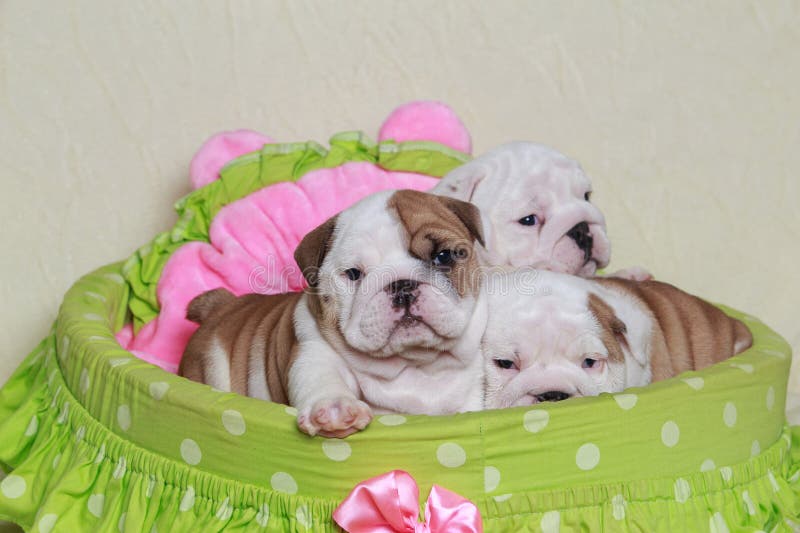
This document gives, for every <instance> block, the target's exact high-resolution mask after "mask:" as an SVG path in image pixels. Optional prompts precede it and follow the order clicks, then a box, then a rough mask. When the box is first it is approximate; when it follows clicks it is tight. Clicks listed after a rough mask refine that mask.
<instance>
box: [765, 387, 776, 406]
mask: <svg viewBox="0 0 800 533" xmlns="http://www.w3.org/2000/svg"><path fill="white" fill-rule="evenodd" d="M774 406H775V388H774V387H770V388H768V389H767V411H772V408H773V407H774Z"/></svg>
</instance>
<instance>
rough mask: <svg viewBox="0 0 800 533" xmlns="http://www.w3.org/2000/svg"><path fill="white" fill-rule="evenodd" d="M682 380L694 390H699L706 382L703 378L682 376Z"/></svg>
mask: <svg viewBox="0 0 800 533" xmlns="http://www.w3.org/2000/svg"><path fill="white" fill-rule="evenodd" d="M682 381H683V382H684V383H686V384H687V385H689V386H690V387H691V388H693V389H694V390H700V389H702V388H703V386H704V385H705V384H706V382H705V381H703V378H684V379H683V380H682Z"/></svg>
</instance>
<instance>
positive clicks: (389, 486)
mask: <svg viewBox="0 0 800 533" xmlns="http://www.w3.org/2000/svg"><path fill="white" fill-rule="evenodd" d="M333 519H334V520H336V523H337V524H339V525H340V526H341V527H342V529H344V530H345V531H348V532H349V533H482V532H483V523H482V521H481V514H480V512H479V511H478V508H477V507H475V504H473V503H472V502H471V501H469V500H468V499H466V498H464V497H463V496H460V495H458V494H456V493H455V492H450V491H449V490H447V489H445V488H443V487H440V486H438V485H434V486H433V487H432V488H431V493H430V495H429V496H428V501H427V502H426V503H425V521H424V522H420V521H419V487H417V483H416V482H415V481H414V478H413V477H411V475H410V474H409V473H408V472H404V471H402V470H392V471H391V472H387V473H385V474H382V475H380V476H377V477H374V478H372V479H368V480H366V481H362V482H361V483H359V484H358V485H356V486H355V488H354V489H353V490H352V491H351V492H350V494H349V495H348V496H347V498H345V500H344V501H343V502H342V503H341V504H340V505H339V507H337V508H336V511H334V512H333Z"/></svg>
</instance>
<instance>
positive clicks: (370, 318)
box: [179, 191, 486, 437]
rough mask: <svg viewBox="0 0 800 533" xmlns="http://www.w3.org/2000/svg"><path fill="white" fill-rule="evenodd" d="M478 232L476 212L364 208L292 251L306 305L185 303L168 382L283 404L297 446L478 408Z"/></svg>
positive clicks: (400, 199)
mask: <svg viewBox="0 0 800 533" xmlns="http://www.w3.org/2000/svg"><path fill="white" fill-rule="evenodd" d="M480 227H481V223H480V215H479V212H478V210H477V208H475V206H473V205H471V204H468V203H466V202H461V201H459V200H454V199H452V198H445V197H441V196H435V195H432V194H427V193H422V192H416V191H386V192H382V193H377V194H374V195H372V196H369V197H367V198H366V199H364V200H362V201H360V202H359V203H357V204H356V205H354V206H353V207H351V208H349V209H347V210H345V211H344V212H342V213H340V214H339V215H337V216H335V217H333V218H331V219H330V220H328V221H327V222H325V223H324V224H323V225H322V226H320V227H319V228H317V229H315V230H314V231H312V232H311V233H310V234H309V235H307V236H306V237H305V238H304V239H303V241H302V242H301V243H300V245H299V246H298V248H297V251H296V252H295V259H296V260H297V263H298V265H299V266H300V267H301V269H302V270H303V274H304V276H305V277H306V279H307V280H308V282H309V288H308V289H307V290H306V291H305V292H304V293H298V294H284V295H271V296H266V295H258V294H250V295H245V296H242V297H239V298H236V297H235V296H233V295H232V294H231V293H229V292H228V291H226V290H224V289H217V290H213V291H209V292H207V293H204V294H202V295H200V296H198V297H197V298H195V299H194V300H192V302H191V303H190V304H189V308H188V313H187V317H188V318H189V319H190V320H193V321H195V322H198V323H200V324H201V326H200V328H199V329H198V330H197V332H196V333H195V334H194V336H193V337H192V338H191V340H190V342H189V344H188V346H187V348H186V351H185V353H184V356H183V360H182V361H181V366H180V369H179V373H180V375H182V376H185V377H188V378H190V379H193V380H195V381H199V382H203V383H208V384H210V385H213V386H215V387H217V388H219V389H222V390H228V391H234V392H238V393H240V394H244V395H248V396H254V397H257V398H262V399H265V400H272V401H276V402H281V403H289V404H291V405H293V406H295V407H297V409H298V418H297V422H298V426H299V427H300V429H301V430H303V431H304V432H306V433H308V434H309V435H315V434H317V433H319V434H321V435H324V436H328V437H346V436H347V435H349V434H351V433H353V432H355V431H358V430H360V429H363V428H364V427H365V426H366V425H367V424H368V423H369V421H370V420H371V418H372V413H373V412H400V413H416V414H431V415H434V414H446V413H456V412H461V411H467V410H478V409H481V408H482V406H483V388H482V381H483V361H482V359H481V357H480V354H479V353H478V352H479V351H478V349H477V347H478V346H479V344H480V336H481V334H482V332H483V326H484V324H485V320H486V318H485V317H486V313H485V307H486V306H485V301H484V302H483V303H481V301H482V300H481V298H480V278H479V276H478V275H477V272H476V271H477V269H478V260H477V257H476V254H474V253H473V251H474V247H473V242H474V241H475V240H478V241H482V235H481V229H480ZM432 391H435V394H432Z"/></svg>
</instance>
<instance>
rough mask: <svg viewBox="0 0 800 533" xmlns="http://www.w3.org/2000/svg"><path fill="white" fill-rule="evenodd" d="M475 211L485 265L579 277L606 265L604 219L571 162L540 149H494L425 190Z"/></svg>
mask: <svg viewBox="0 0 800 533" xmlns="http://www.w3.org/2000/svg"><path fill="white" fill-rule="evenodd" d="M431 192H433V193H436V194H441V195H444V196H450V197H453V198H457V199H459V200H464V201H466V202H471V203H473V204H475V205H476V206H478V208H479V209H480V210H481V214H482V216H483V222H484V232H485V236H486V246H485V251H483V253H482V259H483V261H484V262H485V263H486V264H488V265H510V266H515V267H534V268H539V269H546V270H552V271H555V272H565V273H568V274H575V275H579V276H584V277H589V276H592V275H594V273H595V272H596V270H597V269H598V268H603V267H605V266H606V265H607V264H608V261H609V258H610V254H611V247H610V244H609V241H608V236H607V235H606V222H605V218H604V217H603V213H601V212H600V210H599V209H598V208H597V206H595V205H594V204H592V203H591V201H590V199H591V194H592V183H591V181H590V179H589V177H588V176H587V175H586V173H584V171H583V169H582V168H581V166H580V165H579V164H578V162H577V161H575V160H573V159H570V158H569V157H567V156H565V155H564V154H562V153H560V152H557V151H556V150H553V149H552V148H549V147H547V146H543V145H541V144H534V143H530V142H521V141H517V142H511V143H508V144H504V145H501V146H499V147H497V148H495V149H493V150H491V151H489V152H487V153H485V154H483V155H481V156H479V157H476V158H475V159H473V160H472V161H470V162H469V163H466V164H464V165H462V166H460V167H458V168H456V169H454V170H453V171H451V172H450V173H449V174H447V175H446V176H444V177H443V178H442V179H441V181H440V182H439V183H438V184H437V185H436V187H434V188H433V190H432V191H431Z"/></svg>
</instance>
